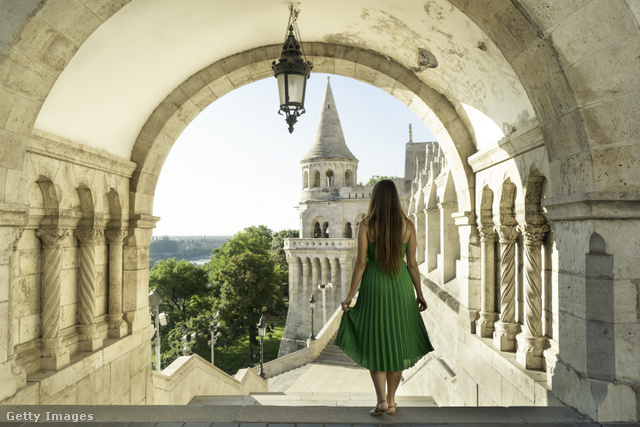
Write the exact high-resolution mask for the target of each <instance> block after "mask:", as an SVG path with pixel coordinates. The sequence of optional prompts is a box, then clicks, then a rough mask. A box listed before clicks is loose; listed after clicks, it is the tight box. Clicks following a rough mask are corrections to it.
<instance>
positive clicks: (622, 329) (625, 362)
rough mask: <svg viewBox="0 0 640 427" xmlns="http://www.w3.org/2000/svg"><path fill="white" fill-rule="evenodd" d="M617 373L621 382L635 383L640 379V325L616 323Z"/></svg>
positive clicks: (636, 323) (614, 330)
mask: <svg viewBox="0 0 640 427" xmlns="http://www.w3.org/2000/svg"><path fill="white" fill-rule="evenodd" d="M613 332H614V334H615V337H614V338H615V373H616V378H617V379H619V380H620V381H627V382H633V381H636V379H637V378H640V363H638V360H640V346H639V345H638V342H640V323H638V322H631V323H616V324H615V325H613Z"/></svg>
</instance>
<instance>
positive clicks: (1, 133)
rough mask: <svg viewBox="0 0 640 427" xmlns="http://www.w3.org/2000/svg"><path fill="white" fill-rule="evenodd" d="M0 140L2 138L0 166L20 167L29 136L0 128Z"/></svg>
mask: <svg viewBox="0 0 640 427" xmlns="http://www.w3.org/2000/svg"><path fill="white" fill-rule="evenodd" d="M0 140H2V144H1V145H0V166H2V167H5V168H8V169H21V168H22V163H23V162H24V156H25V149H26V147H27V145H28V143H29V138H28V137H26V136H23V135H19V134H16V133H13V132H8V131H6V130H4V129H0Z"/></svg>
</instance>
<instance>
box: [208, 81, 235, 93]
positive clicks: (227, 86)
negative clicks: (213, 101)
mask: <svg viewBox="0 0 640 427" xmlns="http://www.w3.org/2000/svg"><path fill="white" fill-rule="evenodd" d="M209 89H211V92H213V94H214V95H215V96H216V97H218V98H220V97H221V96H222V95H225V94H227V93H229V92H231V91H232V90H233V89H234V86H233V83H232V82H231V80H229V78H228V77H227V76H226V75H224V76H222V77H220V78H218V79H216V80H212V81H211V83H209Z"/></svg>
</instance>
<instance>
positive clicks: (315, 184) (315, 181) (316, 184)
mask: <svg viewBox="0 0 640 427" xmlns="http://www.w3.org/2000/svg"><path fill="white" fill-rule="evenodd" d="M312 187H320V171H317V170H315V171H313V183H312Z"/></svg>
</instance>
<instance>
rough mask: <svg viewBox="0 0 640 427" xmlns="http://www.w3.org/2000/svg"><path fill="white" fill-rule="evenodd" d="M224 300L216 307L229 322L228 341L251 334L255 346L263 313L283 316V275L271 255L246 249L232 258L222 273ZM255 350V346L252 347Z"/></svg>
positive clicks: (220, 275) (251, 342) (226, 321)
mask: <svg viewBox="0 0 640 427" xmlns="http://www.w3.org/2000/svg"><path fill="white" fill-rule="evenodd" d="M218 273H219V274H218V280H219V281H220V284H221V286H220V299H219V300H218V301H217V303H216V309H217V310H219V311H220V319H221V320H222V322H223V324H224V325H225V331H226V334H227V336H226V337H225V338H226V339H227V340H232V341H234V340H237V339H239V338H240V337H242V336H244V335H245V334H247V333H248V334H249V342H250V344H251V346H252V347H253V345H255V344H257V343H258V342H257V339H256V337H257V327H256V326H257V324H258V322H259V320H260V316H261V315H262V314H267V313H268V314H270V315H272V316H273V315H278V314H279V315H282V314H284V312H285V311H286V306H285V304H284V301H283V298H282V277H279V274H278V272H277V271H276V268H275V262H274V261H273V259H272V258H271V257H270V256H269V255H265V254H255V253H251V252H245V253H243V254H240V255H235V256H233V257H231V259H229V262H228V263H226V264H225V265H224V266H223V267H222V268H221V269H220V270H219V272H218ZM251 351H253V348H251Z"/></svg>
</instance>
